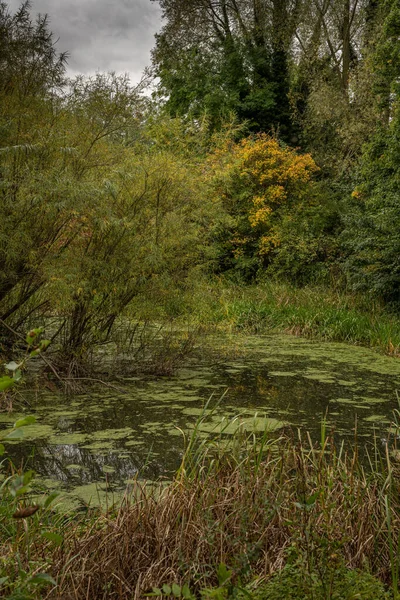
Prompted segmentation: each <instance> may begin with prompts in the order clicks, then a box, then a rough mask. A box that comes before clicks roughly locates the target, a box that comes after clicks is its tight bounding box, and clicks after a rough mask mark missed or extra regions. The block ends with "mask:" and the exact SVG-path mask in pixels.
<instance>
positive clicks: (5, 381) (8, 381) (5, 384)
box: [0, 375, 15, 392]
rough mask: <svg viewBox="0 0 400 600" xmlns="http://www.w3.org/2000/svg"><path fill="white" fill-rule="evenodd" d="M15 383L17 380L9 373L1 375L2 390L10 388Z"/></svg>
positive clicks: (0, 388) (0, 386)
mask: <svg viewBox="0 0 400 600" xmlns="http://www.w3.org/2000/svg"><path fill="white" fill-rule="evenodd" d="M14 383H15V380H14V379H12V378H11V377H8V375H6V376H5V377H0V392H4V391H5V390H8V388H10V387H11V386H13V385H14Z"/></svg>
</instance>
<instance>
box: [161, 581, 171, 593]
mask: <svg viewBox="0 0 400 600" xmlns="http://www.w3.org/2000/svg"><path fill="white" fill-rule="evenodd" d="M162 591H163V593H164V594H165V595H166V596H170V595H171V592H172V590H171V586H170V585H168V584H166V583H164V585H163V586H162Z"/></svg>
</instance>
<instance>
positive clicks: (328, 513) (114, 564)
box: [51, 417, 400, 600]
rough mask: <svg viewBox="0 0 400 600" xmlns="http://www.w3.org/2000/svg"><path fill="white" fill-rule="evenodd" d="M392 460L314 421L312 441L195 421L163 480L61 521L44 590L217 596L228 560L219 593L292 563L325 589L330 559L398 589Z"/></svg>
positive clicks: (398, 514)
mask: <svg viewBox="0 0 400 600" xmlns="http://www.w3.org/2000/svg"><path fill="white" fill-rule="evenodd" d="M201 418H205V417H201ZM384 464H385V463H384ZM394 472H395V470H394V469H392V468H390V469H389V470H388V469H387V465H386V470H381V471H369V470H368V471H366V470H365V469H364V468H363V467H362V466H361V465H360V463H359V460H358V454H357V452H356V451H352V452H345V451H344V450H343V448H341V449H339V450H337V449H336V448H335V445H334V443H333V439H332V437H330V436H329V435H328V436H327V435H326V432H325V428H324V427H323V430H322V440H321V444H318V445H315V444H313V443H312V442H311V440H310V438H309V437H306V438H305V439H303V438H301V437H300V436H299V437H297V438H293V437H292V438H286V439H280V440H278V441H277V440H272V439H271V438H270V437H269V436H268V435H267V434H265V435H263V436H261V437H259V436H255V435H253V436H246V435H245V434H244V433H241V432H240V430H239V432H238V434H237V435H236V436H235V437H234V439H233V440H231V441H230V442H229V444H228V443H227V442H226V440H224V436H222V437H220V438H218V439H214V440H209V441H207V442H206V441H205V440H204V439H202V438H199V437H198V435H197V432H195V433H194V437H192V438H191V439H190V440H189V443H188V451H187V453H186V455H185V456H184V459H183V462H182V467H181V469H180V470H179V472H178V474H177V477H176V478H175V480H174V481H173V482H172V483H171V484H170V485H168V486H167V487H164V488H160V489H159V490H158V491H157V492H155V491H154V488H153V491H152V492H151V493H149V490H148V488H147V486H146V485H140V484H139V483H138V484H137V487H136V490H135V494H134V497H131V498H129V497H126V499H125V501H124V502H123V504H122V505H121V507H120V508H119V509H118V511H117V512H116V514H103V515H102V516H101V517H100V518H99V519H97V520H96V521H95V522H94V523H92V525H91V526H90V527H87V528H84V529H83V530H81V531H79V532H78V531H77V530H74V529H71V530H70V531H69V532H67V534H66V538H65V543H64V545H63V546H62V547H61V548H59V549H58V550H57V552H56V553H55V555H54V562H53V576H54V577H55V578H56V579H57V582H58V585H57V588H55V590H54V591H53V593H52V595H51V597H54V598H65V599H69V598H71V599H75V600H79V599H83V598H99V599H101V598H104V599H105V598H107V599H113V598H115V599H117V598H118V599H120V598H122V599H124V598H126V599H128V598H129V599H132V598H142V597H143V595H144V594H146V593H148V592H151V590H152V589H153V588H155V587H160V586H162V585H163V584H164V585H167V584H168V585H167V587H166V588H165V589H167V590H168V589H169V588H168V586H171V585H172V584H174V585H175V594H178V595H179V593H180V592H179V590H182V589H183V588H185V590H190V594H192V595H193V597H194V596H196V595H200V594H202V595H203V596H205V597H210V598H211V597H217V596H218V594H217V595H216V592H215V590H217V591H218V590H219V589H220V583H219V577H218V572H219V570H220V569H221V565H223V566H226V569H227V570H229V577H228V578H227V579H228V580H229V586H231V587H229V586H228V587H225V588H224V590H225V591H224V594H225V597H229V594H230V593H231V592H232V589H236V593H238V592H237V591H238V590H239V591H240V590H243V589H244V588H246V589H253V592H251V593H250V592H246V593H247V595H248V594H249V593H250V596H251V595H252V594H254V593H256V592H254V581H256V582H257V586H256V590H257V589H258V587H259V586H260V585H264V583H263V582H268V581H274V577H276V575H277V574H279V573H282V572H286V571H285V570H284V569H285V568H286V569H287V568H292V567H293V565H296V568H297V569H300V572H301V573H302V577H303V578H306V579H307V578H310V581H314V583H315V581H316V580H318V581H319V582H320V587H321V590H324V591H323V594H324V595H323V596H321V597H323V598H333V597H335V596H334V595H332V594H333V591H334V587H333V586H334V582H335V577H336V575H335V573H337V572H339V571H340V570H344V572H345V573H350V574H357V573H358V572H359V571H360V570H361V572H363V573H365V572H368V577H371V579H373V577H372V576H374V577H377V578H379V580H380V581H381V582H382V583H384V584H385V585H386V586H389V587H392V589H393V592H394V596H395V597H396V594H397V581H398V580H397V573H398V569H397V564H398V553H396V552H397V550H396V549H397V548H398V544H399V535H398V531H399V525H400V506H399V500H398V494H397V478H396V477H395V475H394ZM388 499H389V500H388ZM396 569H397V570H396ZM282 570H283V571H282ZM271 578H272V579H271ZM374 581H375V580H374ZM251 582H253V588H247V587H246V586H248V585H249V584H251ZM379 585H381V584H379ZM171 589H172V588H171ZM271 589H272V588H271ZM177 590H178V591H177ZM204 590H208V592H206V593H205V592H204ZM210 590H214V592H213V593H211V592H210ZM229 590H231V592H229ZM178 592H179V593H178ZM161 593H162V591H161ZM321 593H322V592H321ZM210 594H211V595H210ZM164 595H167V594H164ZM265 597H267V596H265ZM271 597H273V596H271ZM288 597H289V596H288ZM290 597H291V596H290ZM299 597H300V596H299ZM310 597H311V596H310ZM360 597H364V596H360ZM369 597H370V596H368V598H369ZM383 597H386V596H382V598H383ZM365 598H367V596H365Z"/></svg>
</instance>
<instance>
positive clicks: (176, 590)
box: [172, 583, 182, 598]
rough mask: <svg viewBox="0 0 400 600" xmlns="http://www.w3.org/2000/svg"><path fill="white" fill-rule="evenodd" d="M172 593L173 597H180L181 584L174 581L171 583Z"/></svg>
mask: <svg viewBox="0 0 400 600" xmlns="http://www.w3.org/2000/svg"><path fill="white" fill-rule="evenodd" d="M172 593H173V595H174V596H175V598H180V597H181V593H182V591H181V586H180V585H178V584H176V583H173V584H172Z"/></svg>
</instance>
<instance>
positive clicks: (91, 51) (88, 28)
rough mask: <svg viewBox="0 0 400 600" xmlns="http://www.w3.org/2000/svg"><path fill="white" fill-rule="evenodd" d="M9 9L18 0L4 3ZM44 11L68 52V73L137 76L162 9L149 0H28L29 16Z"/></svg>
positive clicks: (147, 59)
mask: <svg viewBox="0 0 400 600" xmlns="http://www.w3.org/2000/svg"><path fill="white" fill-rule="evenodd" d="M7 4H8V6H9V9H10V12H15V10H16V9H17V8H18V7H19V6H20V4H21V2H20V1H19V0H9V1H8V2H7ZM39 12H40V13H42V14H43V13H47V14H48V15H49V18H50V29H51V30H52V31H53V33H54V38H55V39H57V38H58V43H57V48H58V50H59V51H60V52H63V51H68V53H69V58H68V73H69V74H70V75H76V74H78V73H85V74H90V73H95V72H96V71H116V72H117V73H125V72H127V73H129V75H130V76H131V79H132V81H138V80H139V79H140V76H141V73H142V72H143V69H144V68H145V67H146V66H147V65H149V64H150V50H151V48H152V47H153V45H154V34H155V33H156V32H157V31H158V30H159V29H160V27H161V10H160V8H159V6H158V4H157V3H155V2H150V0H33V1H32V14H33V15H36V14H37V13H39Z"/></svg>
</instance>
